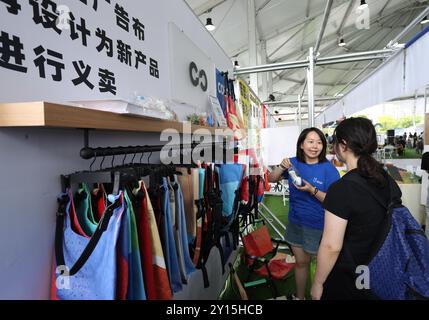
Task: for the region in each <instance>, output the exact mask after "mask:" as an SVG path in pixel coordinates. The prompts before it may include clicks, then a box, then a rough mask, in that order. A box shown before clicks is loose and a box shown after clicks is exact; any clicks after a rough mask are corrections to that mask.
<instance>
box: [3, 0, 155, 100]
mask: <svg viewBox="0 0 429 320" xmlns="http://www.w3.org/2000/svg"><path fill="white" fill-rule="evenodd" d="M113 2H116V1H114V0H104V1H101V0H100V1H97V0H80V1H79V3H80V4H81V5H85V6H88V8H91V9H90V10H91V11H92V14H97V10H99V9H100V6H102V5H106V6H109V8H110V9H109V10H112V13H113V16H114V19H115V21H112V22H111V25H113V26H114V27H115V28H116V27H117V28H120V29H121V30H123V31H121V32H126V33H128V37H134V38H135V39H137V40H138V41H139V43H146V42H145V40H147V37H146V34H145V32H146V31H147V30H146V28H145V25H144V24H143V23H142V19H140V18H137V17H133V16H130V15H129V13H128V12H127V9H126V8H125V6H124V5H123V3H121V4H118V3H116V4H114V3H113ZM118 2H119V1H118ZM26 5H28V6H29V10H30V12H31V13H32V22H33V23H34V24H35V25H36V26H35V28H38V27H42V28H43V29H51V30H53V31H54V32H55V33H56V34H57V35H59V36H60V35H62V34H63V33H64V32H66V34H67V37H69V39H70V41H76V40H77V41H79V44H80V45H82V46H83V47H88V46H89V47H91V44H92V43H94V42H90V41H89V39H91V37H94V38H96V42H95V43H96V45H95V47H94V48H93V49H95V50H96V51H95V52H96V53H98V54H102V55H103V56H107V57H108V58H112V59H117V61H118V62H119V63H120V64H121V65H124V66H128V67H130V70H138V72H139V73H140V72H145V73H146V74H147V76H149V77H153V78H155V79H159V77H160V72H159V62H158V60H157V59H155V58H154V57H149V56H148V55H147V54H146V53H145V52H144V51H143V50H141V48H136V47H133V46H132V45H131V44H130V43H131V41H130V42H128V43H127V41H125V40H124V39H125V37H126V35H125V33H124V38H123V39H113V38H111V37H109V34H108V31H106V30H104V29H103V28H101V27H100V26H96V27H95V28H91V20H90V19H89V18H86V19H84V18H83V17H78V16H76V15H75V14H74V13H73V12H71V11H70V9H69V8H68V7H67V6H64V5H63V4H61V3H57V2H56V1H53V0H0V14H2V13H3V14H10V15H13V16H18V15H20V14H21V13H22V11H23V10H22V9H23V7H24V6H26ZM2 11H3V12H2ZM79 12H81V11H79ZM94 12H95V13H94ZM13 33H15V32H13ZM121 37H122V36H121ZM21 39H22V35H20V34H12V32H10V31H9V32H7V31H6V30H0V68H5V69H9V70H13V71H15V72H19V73H27V72H28V71H29V69H30V68H35V70H36V71H37V74H38V76H39V78H41V79H46V80H51V81H55V82H62V81H70V82H71V83H72V84H73V85H74V86H75V87H77V86H86V87H87V88H88V89H90V90H93V89H94V88H95V84H96V82H95V81H94V79H93V78H92V81H93V82H91V75H92V77H95V76H96V75H98V90H99V92H101V93H106V94H112V95H116V92H117V89H118V88H117V86H118V83H117V79H116V78H115V73H114V72H113V71H112V70H108V69H107V68H106V67H105V66H91V65H90V64H89V63H87V62H85V61H84V60H83V59H82V57H75V59H73V60H72V61H66V60H65V57H66V56H67V55H64V53H67V52H61V51H62V50H63V49H60V50H59V49H58V48H55V47H54V46H53V45H46V44H44V43H40V42H39V43H38V45H35V46H34V45H31V46H30V45H28V46H26V44H25V43H23V41H22V40H21ZM63 39H64V38H62V39H61V41H63ZM134 44H135V43H134ZM115 46H116V48H115ZM26 50H27V51H26ZM29 55H31V56H29ZM91 64H92V63H91ZM109 65H110V64H109ZM67 71H70V75H69V73H67ZM97 71H98V72H97ZM65 75H67V76H69V79H68V77H66V76H65Z"/></svg>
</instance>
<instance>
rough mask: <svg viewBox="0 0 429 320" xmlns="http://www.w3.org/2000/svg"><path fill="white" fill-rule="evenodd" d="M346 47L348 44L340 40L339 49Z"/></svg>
mask: <svg viewBox="0 0 429 320" xmlns="http://www.w3.org/2000/svg"><path fill="white" fill-rule="evenodd" d="M345 45H346V43H345V42H344V39H343V38H340V41H339V42H338V46H339V47H344V46H345Z"/></svg>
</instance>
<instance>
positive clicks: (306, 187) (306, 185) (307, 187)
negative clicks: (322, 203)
mask: <svg viewBox="0 0 429 320" xmlns="http://www.w3.org/2000/svg"><path fill="white" fill-rule="evenodd" d="M302 182H303V183H304V185H303V186H302V187H298V186H295V187H296V188H297V189H298V190H301V191H306V192H308V193H311V194H313V193H314V190H315V188H314V187H313V186H312V185H311V184H310V183H308V182H307V181H305V180H304V179H302Z"/></svg>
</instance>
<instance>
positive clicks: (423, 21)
mask: <svg viewBox="0 0 429 320" xmlns="http://www.w3.org/2000/svg"><path fill="white" fill-rule="evenodd" d="M428 22H429V19H428V16H426V17H424V18H423V20H422V21H420V24H426V23H428Z"/></svg>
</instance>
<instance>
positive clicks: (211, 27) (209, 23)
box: [206, 18, 216, 31]
mask: <svg viewBox="0 0 429 320" xmlns="http://www.w3.org/2000/svg"><path fill="white" fill-rule="evenodd" d="M206 29H207V30H209V31H213V30H214V29H216V27H215V26H214V24H213V22H212V18H207V21H206Z"/></svg>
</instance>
